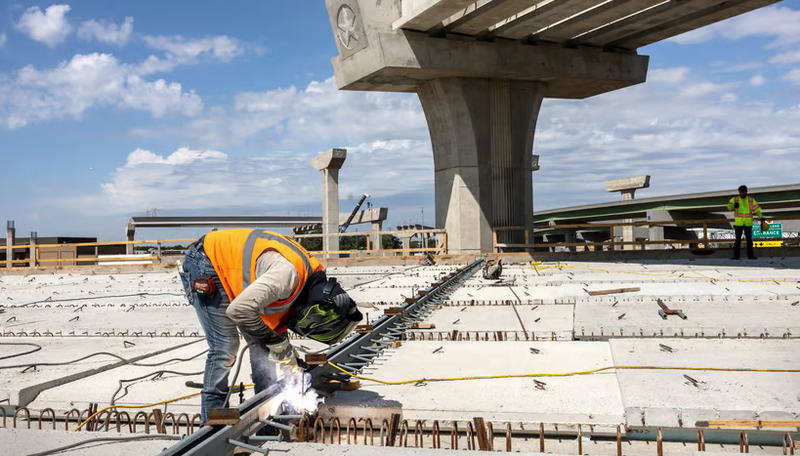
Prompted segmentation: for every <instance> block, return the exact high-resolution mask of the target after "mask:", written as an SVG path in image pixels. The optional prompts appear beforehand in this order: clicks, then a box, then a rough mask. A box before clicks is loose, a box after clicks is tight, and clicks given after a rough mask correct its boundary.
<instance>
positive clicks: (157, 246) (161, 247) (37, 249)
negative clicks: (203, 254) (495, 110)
mask: <svg viewBox="0 0 800 456" xmlns="http://www.w3.org/2000/svg"><path fill="white" fill-rule="evenodd" d="M376 235H377V236H378V239H382V237H383V235H391V236H395V235H404V236H411V235H421V236H422V237H423V239H425V238H426V237H427V236H425V235H431V236H437V235H439V236H441V242H440V245H439V246H438V247H424V248H407V249H404V248H400V249H381V248H375V247H376V246H375V245H374V243H373V242H372V240H371V237H372V236H376ZM324 236H336V237H339V238H342V237H353V236H356V237H365V238H366V248H365V249H353V250H333V251H324V250H309V253H311V254H312V255H315V256H326V257H329V256H331V255H337V256H338V255H350V256H359V257H363V256H376V255H382V254H392V255H394V254H397V253H399V254H413V253H422V252H426V253H437V254H445V253H447V232H446V231H445V230H442V229H438V230H418V231H411V230H409V231H381V232H373V231H369V232H363V233H333V234H329V235H325V234H303V235H287V236H286V237H288V238H290V239H293V240H295V241H297V242H300V240H301V239H304V238H322V237H324ZM196 240H197V239H196V238H186V239H160V240H142V241H118V242H80V243H73V244H67V243H65V244H25V245H13V246H0V251H3V250H5V251H6V252H7V254H6V257H7V258H8V252H9V251H11V250H14V251H26V255H27V256H28V258H23V259H17V260H14V259H6V260H5V261H0V265H8V264H11V265H27V266H29V267H36V266H48V265H53V264H54V265H55V266H59V265H61V266H63V265H68V266H98V265H99V266H102V264H100V263H106V262H108V263H115V262H131V261H137V262H139V261H153V262H155V263H161V262H162V261H163V260H164V258H165V257H167V256H173V255H165V252H169V246H168V245H167V244H177V243H183V244H189V243H192V242H194V241H196ZM127 245H137V246H152V248H150V249H148V250H149V251H148V252H147V253H146V254H144V255H141V256H137V255H127V254H123V253H119V254H109V255H103V256H100V252H99V250H100V247H104V246H105V247H107V246H127ZM70 247H71V248H75V249H76V250H75V252H76V253H75V257H74V258H42V253H43V252H44V253H47V250H48V249H63V248H70ZM81 247H84V248H88V247H94V255H92V256H78V254H77V249H78V248H81Z"/></svg>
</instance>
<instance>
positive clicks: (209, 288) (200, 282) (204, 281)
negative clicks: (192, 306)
mask: <svg viewBox="0 0 800 456" xmlns="http://www.w3.org/2000/svg"><path fill="white" fill-rule="evenodd" d="M192 290H194V292H195V293H197V294H199V295H200V296H213V295H214V293H216V292H217V286H216V285H215V284H214V278H213V277H211V276H210V275H201V276H198V277H197V278H196V279H194V282H192Z"/></svg>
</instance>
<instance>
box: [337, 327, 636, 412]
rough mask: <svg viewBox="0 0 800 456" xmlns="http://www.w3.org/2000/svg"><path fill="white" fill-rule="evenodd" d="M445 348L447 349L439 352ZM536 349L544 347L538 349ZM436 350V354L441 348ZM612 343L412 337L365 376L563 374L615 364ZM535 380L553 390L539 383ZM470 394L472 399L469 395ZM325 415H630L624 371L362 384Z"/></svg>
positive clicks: (385, 378)
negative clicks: (619, 374)
mask: <svg viewBox="0 0 800 456" xmlns="http://www.w3.org/2000/svg"><path fill="white" fill-rule="evenodd" d="M439 347H442V349H441V350H437V349H438V348H439ZM531 348H535V349H537V350H540V353H539V354H532V353H531V350H530V349H531ZM434 351H436V353H433V352H434ZM611 362H612V361H611V352H610V350H609V347H608V345H607V344H606V343H596V342H498V343H480V344H478V343H475V342H438V341H437V342H406V343H404V344H403V346H402V347H400V348H398V349H394V350H390V351H388V353H386V355H385V356H382V357H381V358H379V359H378V360H377V361H376V363H375V364H374V365H372V366H368V367H367V368H366V369H365V370H364V375H366V376H368V377H374V378H377V379H380V380H383V381H390V382H391V381H401V380H408V379H418V378H440V377H465V376H486V375H513V374H535V373H537V372H547V373H550V372H552V373H563V372H573V371H583V370H588V369H594V368H598V367H605V366H610V365H611ZM534 379H536V380H539V381H542V382H545V383H546V390H539V389H536V388H535V385H534V381H533V380H534ZM467 398H468V399H467ZM326 404H327V406H326V407H324V409H325V413H328V414H330V415H336V416H340V417H342V416H347V415H348V414H353V415H355V416H363V415H364V414H365V413H368V412H370V410H372V411H373V412H374V411H375V410H376V409H377V410H384V411H390V410H398V409H401V410H402V413H403V418H404V419H408V420H412V419H439V420H454V419H465V418H466V419H471V417H472V416H476V415H475V414H476V413H478V412H480V415H481V416H483V417H484V418H485V419H486V420H492V421H512V422H523V423H534V422H536V423H538V422H540V421H545V422H562V423H587V424H588V423H591V424H598V425H599V424H606V425H616V424H618V423H621V422H622V420H623V416H622V414H623V407H622V399H621V397H620V394H619V390H618V387H617V381H616V375H615V374H614V373H613V372H606V373H601V374H597V375H590V376H575V377H552V378H545V377H533V378H516V379H514V378H512V379H492V380H469V381H457V382H441V383H439V382H436V383H424V384H422V385H419V386H417V385H415V384H414V383H411V384H405V385H382V384H376V383H372V382H369V381H363V382H362V388H361V389H360V390H358V391H354V392H347V393H345V392H339V393H337V394H336V395H334V396H333V397H332V398H330V399H328V400H327V402H326Z"/></svg>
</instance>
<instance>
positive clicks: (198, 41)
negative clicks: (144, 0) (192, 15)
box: [142, 35, 249, 62]
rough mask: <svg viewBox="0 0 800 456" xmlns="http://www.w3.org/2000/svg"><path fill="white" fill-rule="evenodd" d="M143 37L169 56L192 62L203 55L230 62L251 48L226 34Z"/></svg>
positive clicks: (179, 60) (149, 43) (150, 44)
mask: <svg viewBox="0 0 800 456" xmlns="http://www.w3.org/2000/svg"><path fill="white" fill-rule="evenodd" d="M142 39H144V41H145V43H147V44H148V45H149V46H150V47H152V48H154V49H158V50H160V51H164V52H166V55H167V58H169V59H172V60H176V61H178V62H192V61H195V60H196V59H199V58H202V57H207V58H210V59H214V60H219V61H222V62H230V61H231V60H233V59H234V58H236V57H238V56H240V55H242V54H244V53H245V52H246V51H247V50H248V49H249V47H248V45H247V44H245V43H244V42H242V41H241V40H239V39H236V38H231V37H229V36H225V35H221V36H214V37H209V38H195V39H187V38H184V37H182V36H180V35H176V36H144V37H142Z"/></svg>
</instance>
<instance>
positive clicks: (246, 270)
mask: <svg viewBox="0 0 800 456" xmlns="http://www.w3.org/2000/svg"><path fill="white" fill-rule="evenodd" d="M258 239H266V240H268V241H274V242H279V243H281V244H283V245H285V246H286V247H289V248H290V249H292V251H294V253H296V254H297V255H298V256H299V257H300V259H302V260H303V264H304V265H305V267H306V280H308V278H309V277H311V274H313V270H312V268H311V264H310V263H309V262H308V257H307V256H306V254H305V253H303V252H302V251H301V250H300V249H298V248H297V246H296V245H294V244H292V243H291V242H290V241H288V240H287V239H285V238H282V237H278V236H275V235H274V234H272V233H268V232H265V231H263V230H253V231H251V232H250V234H249V235H248V236H247V240H246V241H245V243H244V252H243V254H242V290H244V289H245V288H247V287H248V286H249V285H250V283H251V277H250V268H251V265H252V264H253V249H254V248H255V246H256V241H257V240H258ZM298 295H299V293H298V294H296V295H295V296H294V298H293V299H292V300H291V301H289V302H287V303H286V304H284V305H282V306H280V307H269V306H267V307H266V308H264V309H263V310H262V312H261V314H262V315H271V314H277V313H283V312H286V311H287V310H289V307H291V306H292V304H293V303H294V301H295V299H297V296H298Z"/></svg>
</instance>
